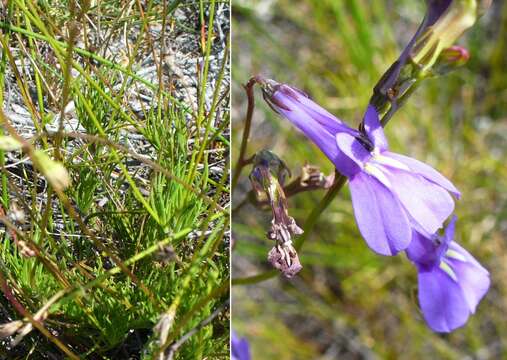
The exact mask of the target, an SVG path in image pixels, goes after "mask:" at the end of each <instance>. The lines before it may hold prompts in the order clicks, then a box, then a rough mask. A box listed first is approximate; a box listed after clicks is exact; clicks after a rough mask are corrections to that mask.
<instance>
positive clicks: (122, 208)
mask: <svg viewBox="0 0 507 360" xmlns="http://www.w3.org/2000/svg"><path fill="white" fill-rule="evenodd" d="M9 4H11V5H10V7H9V10H8V11H7V12H6V14H7V15H8V19H2V18H0V28H1V29H2V31H1V33H0V40H2V44H9V45H10V46H9V47H2V46H0V49H3V50H2V53H0V100H1V99H4V98H5V97H6V96H8V94H10V93H9V91H10V89H11V87H12V85H13V84H17V86H18V87H20V88H23V87H25V88H27V89H28V88H29V89H31V90H33V94H32V95H33V96H32V97H30V96H25V97H23V96H22V99H21V101H22V103H21V105H23V106H24V107H25V108H28V109H30V111H31V112H32V118H33V119H34V122H35V125H36V130H37V131H36V135H37V136H36V137H34V138H32V139H31V141H32V143H31V146H33V148H37V149H41V150H43V151H44V152H45V153H46V155H47V156H51V157H56V156H58V153H60V154H61V163H62V164H63V165H64V166H65V168H66V169H67V171H68V172H69V174H70V177H71V179H72V184H71V186H69V187H68V188H67V190H66V191H65V192H62V191H59V189H53V188H51V186H49V187H47V188H44V187H42V189H39V188H38V187H37V185H38V182H40V181H42V180H41V179H42V176H41V175H40V174H39V172H38V169H37V166H35V169H32V170H33V171H34V172H33V173H28V172H25V174H23V175H22V176H21V178H15V177H13V175H12V174H11V173H10V172H9V171H6V170H5V169H3V170H2V173H1V177H2V187H1V191H2V200H3V201H2V204H3V205H4V206H3V208H4V211H5V212H6V213H9V211H10V209H11V206H12V204H13V203H16V204H17V205H18V206H19V207H20V208H21V209H22V210H23V211H24V213H25V220H24V221H23V222H20V223H17V222H14V223H12V222H7V220H8V217H2V220H4V221H2V222H4V223H6V225H7V227H6V231H2V232H0V240H1V242H0V274H1V275H2V277H0V280H2V279H3V278H5V284H7V286H8V287H9V288H10V289H11V291H12V293H13V294H15V298H16V299H17V301H18V302H19V304H20V305H21V306H22V307H24V308H25V309H26V311H27V312H28V313H30V314H35V313H36V312H37V311H38V310H39V309H40V308H42V307H43V306H44V305H45V304H48V301H50V299H52V298H53V297H56V298H55V300H54V301H52V302H51V306H49V311H48V313H47V314H46V315H45V318H44V321H43V322H42V323H41V324H43V325H44V326H45V327H46V328H47V329H48V330H50V331H51V334H53V336H54V337H55V338H56V339H58V340H59V343H57V342H56V341H55V340H54V339H51V338H48V337H47V336H43V335H42V334H41V333H39V331H37V330H33V333H32V334H30V335H28V336H25V337H24V338H23V340H22V341H21V343H20V344H19V345H18V346H17V347H11V346H10V345H9V340H10V339H4V340H0V348H1V349H0V357H2V358H3V357H8V358H25V357H26V356H29V355H28V354H29V353H31V355H32V356H35V357H37V358H46V357H47V356H49V355H48V354H51V355H52V356H53V357H55V356H57V357H61V356H63V354H64V352H65V353H66V354H67V356H69V357H72V356H80V357H81V358H91V359H99V358H100V359H109V358H111V359H113V358H122V357H123V356H133V357H141V356H143V355H144V356H145V357H146V358H150V357H148V356H151V355H154V354H155V353H156V352H158V351H159V350H160V345H164V346H165V347H167V345H170V344H171V343H172V342H173V341H176V340H178V339H179V338H181V337H182V336H183V335H184V334H186V333H188V332H189V331H190V330H192V329H194V328H196V327H197V326H198V325H199V324H200V323H201V322H202V321H203V320H204V319H206V318H207V317H208V316H210V314H212V313H213V312H214V311H215V309H217V308H218V307H219V306H221V305H222V304H223V303H224V302H225V301H226V299H227V297H228V295H227V294H228V286H226V285H227V284H228V282H229V280H228V279H229V260H228V245H227V242H226V241H225V240H226V236H225V234H226V229H227V228H228V227H229V220H228V218H229V215H228V211H227V209H226V207H227V203H228V197H229V193H228V168H227V164H228V162H227V159H225V158H224V156H226V155H227V147H228V140H227V136H228V135H227V133H226V131H225V129H227V127H228V120H225V119H224V118H222V119H221V120H217V117H218V115H217V114H218V113H219V112H221V113H222V114H223V115H224V114H225V115H226V114H227V111H225V112H224V110H223V109H222V108H220V109H218V107H217V104H216V102H215V103H213V107H212V108H209V107H207V106H206V107H204V105H203V106H202V111H201V113H200V114H193V113H191V110H190V109H191V108H195V107H197V106H198V104H184V103H183V102H182V101H178V100H176V99H175V98H174V96H173V94H172V90H171V89H169V88H168V84H166V81H165V79H164V84H161V85H160V86H159V85H158V84H154V83H151V82H150V81H148V80H146V79H144V78H141V77H139V76H138V75H137V73H136V71H138V70H139V68H140V64H141V63H142V61H143V60H144V59H145V57H146V54H150V56H152V55H153V54H156V53H157V52H159V51H160V49H159V48H158V47H159V45H157V43H156V42H153V38H152V37H151V36H150V35H149V34H148V33H147V32H146V30H147V29H149V28H150V27H152V26H153V27H156V26H158V25H160V24H162V23H165V21H169V20H167V19H171V18H172V11H174V10H175V9H176V7H177V6H180V7H185V8H186V7H191V8H193V9H194V8H195V9H201V10H200V11H201V19H202V21H203V22H204V23H203V26H204V25H206V27H209V29H212V28H213V26H211V24H213V17H212V15H210V13H211V14H213V11H212V9H214V8H215V7H216V4H215V2H214V1H211V2H207V1H206V2H204V1H201V2H200V6H199V2H197V3H196V4H181V2H167V1H148V2H147V3H146V4H145V5H146V8H145V9H140V8H139V7H138V6H137V5H136V3H131V4H130V5H128V7H129V8H128V9H126V8H124V5H125V4H123V3H122V4H121V6H120V2H117V1H105V2H88V1H85V2H80V7H79V9H76V8H73V6H72V4H74V2H66V1H38V2H37V1H32V0H15V1H12V2H9ZM87 6H89V7H88V9H87V13H86V16H83V15H82V14H81V15H80V13H79V11H81V10H83V9H86V7H87ZM164 9H165V11H166V14H164V13H163V10H164ZM141 10H143V11H141ZM164 18H167V19H165V20H164ZM76 23H77V25H78V26H79V28H80V31H81V35H82V34H86V33H87V32H92V33H93V32H96V31H97V27H98V26H100V27H101V31H103V32H104V33H103V34H102V36H104V34H108V36H110V37H111V38H114V37H115V36H117V35H119V34H120V33H123V31H125V32H126V33H130V32H132V34H134V33H135V34H136V36H135V37H133V38H130V39H129V41H130V43H129V46H130V48H129V52H128V54H127V55H125V56H127V59H126V60H127V61H124V62H120V60H121V57H120V56H114V57H112V58H107V56H103V54H104V53H105V52H106V47H107V46H108V44H106V43H104V44H103V45H104V48H95V49H92V48H90V47H88V46H89V44H88V43H87V40H86V39H85V40H84V42H83V41H81V40H83V39H84V37H81V38H80V39H79V40H80V41H76V45H75V46H74V47H73V48H72V47H71V46H70V45H69V43H70V40H69V33H68V31H69V29H70V27H71V26H74V25H75V24H76ZM99 24H100V25H99ZM120 30H121V31H120ZM213 39H214V35H213V31H211V30H209V31H208V36H206V37H204V38H203V41H204V43H205V44H206V45H207V44H209V43H211V42H212V40H213ZM74 40H76V39H74ZM109 40H111V39H109ZM111 41H112V40H111ZM150 46H151V48H150ZM71 48H72V53H71V55H72V56H70V57H69V56H68V55H69V52H70V51H71ZM155 48H156V49H155ZM9 49H17V50H16V51H17V52H14V51H11V50H9ZM155 50H156V51H155ZM226 52H227V51H226ZM101 54H102V55H101ZM115 55H117V54H115ZM200 56H202V59H204V60H203V66H208V64H209V62H210V61H211V60H210V58H211V54H210V47H209V46H207V50H206V49H203V50H202V53H201V54H200ZM10 60H16V61H18V62H14V63H13V62H10ZM216 60H217V61H219V62H220V64H222V63H223V64H224V66H223V69H222V72H221V74H220V78H219V79H214V80H216V82H214V84H213V89H212V90H213V91H212V93H213V94H214V95H215V96H214V97H216V98H218V94H219V93H222V91H223V90H224V86H226V85H225V84H226V82H225V81H224V78H225V76H226V74H225V70H224V69H225V67H226V64H227V61H228V59H227V58H224V59H216ZM19 61H22V62H24V63H25V66H27V67H28V71H20V72H18V73H16V71H14V68H15V66H17V65H16V64H19ZM160 61H161V59H156V63H158V62H160ZM56 65H58V66H56ZM66 66H69V69H68V71H67V68H66ZM160 66H162V65H160ZM70 68H72V69H70ZM18 70H19V69H18ZM157 71H160V72H162V70H161V68H160V69H157ZM27 74H30V76H27ZM8 76H13V79H14V82H12V81H11V82H10V84H9V88H7V86H6V82H7V81H9V80H11V79H9V78H8ZM196 76H197V75H196ZM210 77H211V75H210ZM208 80H209V79H207V78H204V79H201V83H200V92H199V98H198V99H197V101H198V102H199V103H203V104H204V96H205V94H206V91H205V90H206V89H207V88H208V87H210V86H211V85H210V84H209V83H207V81H208ZM17 89H18V88H17ZM129 89H136V90H139V91H143V94H145V99H144V101H145V102H144V103H143V107H142V108H141V110H139V109H137V110H134V109H133V106H132V101H133V100H137V99H132V95H131V93H129ZM18 91H19V89H18ZM146 94H147V95H146ZM65 98H66V99H67V101H64V100H63V99H65ZM146 98H149V100H148V101H146ZM70 102H73V104H74V106H75V116H76V118H77V120H78V122H79V125H80V126H81V127H82V128H84V130H85V131H83V132H82V133H74V132H70V131H68V130H65V131H64V132H63V133H60V132H58V131H56V132H55V131H54V130H52V131H46V130H45V129H46V128H47V127H46V126H45V125H52V126H56V127H57V128H58V125H59V120H58V119H59V117H60V114H61V113H62V106H64V105H67V104H68V103H70ZM62 104H63V105H62ZM196 118H197V119H198V122H197V120H196ZM37 119H40V120H41V121H42V122H43V123H41V124H39V123H38V121H39V120H37ZM0 120H1V122H2V123H3V122H4V121H9V120H8V118H3V117H2V118H1V119H0ZM215 126H216V127H215ZM201 130H202V131H201ZM7 131H12V129H11V130H9V129H7V130H4V133H5V132H7ZM132 134H134V136H130V135H132ZM202 134H205V135H204V136H203V135H202ZM0 160H1V161H0V165H3V164H5V162H6V154H5V152H0ZM212 161H213V162H218V161H220V162H222V164H223V166H222V168H221V169H222V173H221V176H220V177H219V178H217V177H216V176H215V177H214V176H213V175H212V174H210V172H209V171H208V164H209V163H210V162H212ZM37 178H39V180H37ZM18 180H19V181H18ZM20 184H21V185H20ZM41 191H45V192H44V193H42V192H41ZM0 215H1V214H0ZM16 231H17V235H14V236H16V241H15V240H14V239H13V233H16ZM20 242H22V243H24V244H27V246H28V247H29V248H35V249H36V250H37V251H36V254H35V256H33V257H26V256H24V254H22V251H21V249H22V245H20ZM224 284H225V285H224ZM2 285H3V283H2ZM0 307H1V308H2V311H1V312H0V323H1V324H3V323H6V322H8V321H10V320H12V319H23V316H21V315H20V314H19V313H18V312H16V311H15V309H14V307H13V303H12V302H11V301H8V299H7V298H6V297H2V296H0ZM170 310H171V311H173V312H174V314H175V319H174V323H173V324H172V326H171V327H170V329H169V333H168V334H169V335H168V336H169V337H168V338H167V339H164V340H163V342H162V343H160V342H159V334H158V333H157V332H154V331H153V328H154V327H155V325H156V324H157V322H158V321H159V320H160V317H161V316H162V315H163V314H164V313H166V312H167V311H170ZM26 321H27V322H28V320H26ZM166 340H167V341H168V343H167V344H165V341H166ZM228 347H229V341H228V315H227V313H226V312H225V313H222V314H220V316H218V317H216V318H215V319H214V320H213V321H212V322H211V323H210V324H208V325H207V326H204V327H202V328H199V330H198V331H197V332H196V333H195V334H194V335H193V336H191V337H190V338H189V339H188V341H186V342H185V343H183V344H182V346H181V347H179V348H178V349H177V351H176V357H175V358H177V359H190V358H191V359H199V358H206V357H208V358H226V357H227V356H226V354H227V352H228ZM73 354H74V355H73ZM125 354H127V355H125ZM149 354H151V355H149ZM217 354H218V356H217ZM118 356H120V357H118Z"/></svg>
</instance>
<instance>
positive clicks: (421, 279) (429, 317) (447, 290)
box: [418, 266, 470, 332]
mask: <svg viewBox="0 0 507 360" xmlns="http://www.w3.org/2000/svg"><path fill="white" fill-rule="evenodd" d="M418 283H419V305H420V306H421V310H422V312H423V316H424V319H425V320H426V322H427V323H428V325H429V326H430V328H431V329H433V331H436V332H450V331H452V330H454V329H456V328H458V327H460V326H463V325H464V324H465V323H466V321H467V320H468V317H469V315H470V309H469V306H468V304H467V301H466V299H465V297H464V295H463V290H462V289H461V287H460V285H459V284H458V283H457V282H456V281H454V280H453V279H452V278H451V277H449V275H448V274H446V273H445V272H444V271H442V270H441V269H440V268H439V267H438V266H435V267H433V268H432V270H431V271H419V274H418Z"/></svg>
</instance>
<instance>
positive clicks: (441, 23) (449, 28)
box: [410, 0, 490, 72]
mask: <svg viewBox="0 0 507 360" xmlns="http://www.w3.org/2000/svg"><path fill="white" fill-rule="evenodd" d="M427 4H428V14H427V18H426V21H427V26H426V27H424V28H423V31H422V32H421V34H420V35H419V36H418V37H417V38H416V41H415V44H414V47H413V48H412V49H411V51H410V57H411V59H412V61H413V62H414V63H415V64H417V65H419V66H420V67H421V69H422V71H423V72H425V71H427V70H428V69H430V68H431V67H432V66H433V65H434V64H435V62H436V61H437V59H438V58H439V56H440V54H441V53H442V51H444V49H447V48H449V47H451V46H452V45H453V44H454V42H455V41H456V40H457V39H458V38H459V37H460V36H461V35H462V34H463V32H464V31H465V30H467V29H468V28H470V27H471V26H472V25H473V24H474V23H475V21H476V20H477V18H478V17H479V15H480V14H481V13H482V12H484V11H485V10H486V9H487V8H488V7H489V5H490V3H489V4H488V2H487V1H482V2H481V1H477V0H451V1H450V0H427Z"/></svg>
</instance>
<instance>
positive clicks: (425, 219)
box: [385, 168, 454, 234]
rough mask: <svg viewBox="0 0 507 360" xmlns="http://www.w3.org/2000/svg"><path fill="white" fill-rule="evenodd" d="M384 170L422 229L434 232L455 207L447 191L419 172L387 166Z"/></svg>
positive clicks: (429, 232)
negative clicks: (414, 172)
mask: <svg viewBox="0 0 507 360" xmlns="http://www.w3.org/2000/svg"><path fill="white" fill-rule="evenodd" d="M385 174H386V176H387V177H388V179H389V180H390V182H391V184H392V191H393V193H395V194H396V196H397V197H398V199H399V200H400V202H401V204H402V205H403V207H404V208H405V209H406V210H407V212H408V213H409V214H410V218H411V219H412V220H413V221H414V222H415V223H416V224H417V225H418V226H419V227H420V228H421V229H422V230H423V231H424V233H427V234H435V233H436V232H437V231H438V229H440V228H441V227H442V225H443V223H444V221H445V220H446V219H447V218H448V217H449V215H451V214H452V212H453V210H454V200H453V199H452V197H451V196H450V195H449V193H448V192H447V191H446V190H445V189H443V188H442V187H440V186H438V185H436V184H434V183H433V182H430V181H427V180H426V179H425V178H423V177H422V176H420V175H418V174H412V173H409V172H407V171H402V170H396V169H388V168H386V171H385Z"/></svg>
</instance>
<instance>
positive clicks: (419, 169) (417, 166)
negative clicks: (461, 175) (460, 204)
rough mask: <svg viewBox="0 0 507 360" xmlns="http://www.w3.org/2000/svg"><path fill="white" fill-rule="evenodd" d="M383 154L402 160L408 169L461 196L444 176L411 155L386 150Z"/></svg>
mask: <svg viewBox="0 0 507 360" xmlns="http://www.w3.org/2000/svg"><path fill="white" fill-rule="evenodd" d="M383 155H384V156H387V157H390V158H392V159H395V160H398V161H400V162H402V163H403V164H405V165H406V166H408V167H409V168H410V170H412V171H413V172H415V173H417V174H419V175H421V176H423V177H424V178H426V179H427V180H429V181H432V182H434V183H435V184H437V185H440V186H441V187H443V188H444V189H446V190H447V191H449V192H451V193H452V194H454V195H455V196H456V197H457V198H459V197H460V196H461V193H460V192H459V190H458V189H456V187H455V186H454V185H453V184H452V183H451V182H450V181H449V180H448V179H447V178H446V177H445V176H443V175H442V174H440V173H439V172H438V171H436V170H435V169H433V168H432V167H431V166H429V165H427V164H425V163H423V162H421V161H419V160H416V159H413V158H411V157H408V156H404V155H400V154H396V153H392V152H388V151H386V152H385V153H383Z"/></svg>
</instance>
